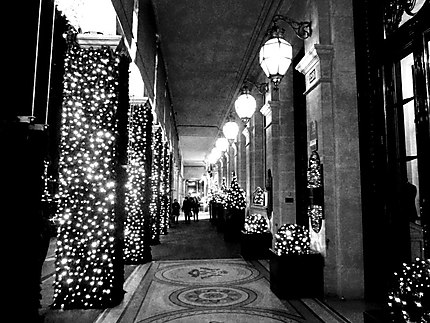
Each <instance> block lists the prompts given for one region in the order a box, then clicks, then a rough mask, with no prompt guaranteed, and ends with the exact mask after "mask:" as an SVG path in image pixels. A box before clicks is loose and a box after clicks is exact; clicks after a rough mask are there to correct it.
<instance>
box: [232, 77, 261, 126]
mask: <svg viewBox="0 0 430 323" xmlns="http://www.w3.org/2000/svg"><path fill="white" fill-rule="evenodd" d="M234 108H235V110H236V113H237V115H238V116H239V118H240V119H241V120H242V122H243V123H244V124H245V125H246V124H247V123H248V121H249V119H251V117H252V116H253V114H254V112H255V110H256V108H257V101H255V98H254V97H253V96H252V95H251V93H250V91H249V89H248V87H247V86H246V85H244V86H243V88H242V93H241V95H239V97H238V98H237V99H236V102H235V103H234Z"/></svg>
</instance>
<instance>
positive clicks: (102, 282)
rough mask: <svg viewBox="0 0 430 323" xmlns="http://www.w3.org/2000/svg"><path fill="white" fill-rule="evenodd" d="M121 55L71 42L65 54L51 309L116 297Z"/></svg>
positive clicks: (89, 304) (94, 303)
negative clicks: (118, 125) (116, 197)
mask: <svg viewBox="0 0 430 323" xmlns="http://www.w3.org/2000/svg"><path fill="white" fill-rule="evenodd" d="M119 63H120V58H119V55H117V54H115V53H114V52H113V51H112V50H111V49H110V48H109V47H102V48H98V49H94V48H89V49H82V48H80V47H79V46H78V45H77V44H72V45H70V47H69V50H68V52H67V54H66V58H65V76H64V92H63V110H62V125H61V141H60V160H59V195H58V197H59V206H58V209H57V217H58V218H59V219H60V226H59V229H58V234H57V248H56V260H55V267H56V269H55V282H54V302H53V305H52V306H53V307H54V308H95V307H97V308H98V307H101V308H103V307H106V306H109V305H110V304H112V303H113V302H115V299H116V298H118V297H119V296H118V295H117V291H118V289H117V288H116V287H115V281H117V279H118V277H116V275H117V273H116V272H115V270H114V268H116V267H115V263H116V262H117V261H118V259H115V254H116V252H115V248H116V244H117V242H118V241H117V237H118V232H117V224H116V223H117V219H116V215H115V212H114V205H115V196H116V191H115V181H116V178H115V175H116V174H115V157H116V150H115V144H116V136H117V120H116V111H117V107H118V92H119V90H118V89H119V84H118V79H119V72H118V71H119V68H118V67H119Z"/></svg>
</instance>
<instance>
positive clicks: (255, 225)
mask: <svg viewBox="0 0 430 323" xmlns="http://www.w3.org/2000/svg"><path fill="white" fill-rule="evenodd" d="M245 232H246V233H265V232H269V225H268V224H267V220H266V218H265V217H264V216H263V215H261V214H259V213H252V214H249V215H248V216H246V217H245Z"/></svg>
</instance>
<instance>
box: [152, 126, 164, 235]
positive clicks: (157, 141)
mask: <svg viewBox="0 0 430 323" xmlns="http://www.w3.org/2000/svg"><path fill="white" fill-rule="evenodd" d="M162 144H163V143H162V132H161V128H160V126H158V125H154V126H153V127H152V143H151V150H152V174H151V192H152V197H151V203H150V205H149V209H150V214H151V231H152V237H151V242H152V244H158V243H160V222H161V219H160V203H161V195H160V182H161V181H160V179H161V154H162Z"/></svg>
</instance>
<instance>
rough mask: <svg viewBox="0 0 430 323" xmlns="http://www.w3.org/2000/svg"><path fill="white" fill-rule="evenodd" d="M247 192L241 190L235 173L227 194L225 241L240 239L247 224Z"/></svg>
mask: <svg viewBox="0 0 430 323" xmlns="http://www.w3.org/2000/svg"><path fill="white" fill-rule="evenodd" d="M245 207H246V199H245V192H244V191H243V189H241V188H240V186H239V183H238V182H237V177H236V176H235V175H234V173H233V178H232V181H231V184H230V188H229V189H228V191H227V194H226V216H225V224H226V228H225V232H224V239H226V240H236V239H239V237H240V232H241V230H242V229H243V226H244V222H245Z"/></svg>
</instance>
